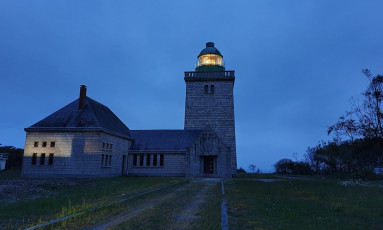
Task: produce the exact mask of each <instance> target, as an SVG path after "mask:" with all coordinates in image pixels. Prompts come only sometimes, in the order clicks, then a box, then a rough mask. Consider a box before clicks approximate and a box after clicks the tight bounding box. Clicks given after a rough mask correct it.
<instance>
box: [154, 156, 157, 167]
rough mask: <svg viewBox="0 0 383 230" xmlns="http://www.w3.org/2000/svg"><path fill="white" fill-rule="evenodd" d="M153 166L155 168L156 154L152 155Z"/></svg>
mask: <svg viewBox="0 0 383 230" xmlns="http://www.w3.org/2000/svg"><path fill="white" fill-rule="evenodd" d="M153 166H157V154H154V155H153Z"/></svg>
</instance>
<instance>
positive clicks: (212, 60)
mask: <svg viewBox="0 0 383 230" xmlns="http://www.w3.org/2000/svg"><path fill="white" fill-rule="evenodd" d="M197 58H198V62H197V63H196V68H195V70H196V71H203V72H206V71H224V70H225V67H224V65H223V56H222V54H221V52H219V50H218V49H217V48H215V47H214V42H207V43H206V48H204V49H203V50H202V51H201V52H200V53H199V55H198V57H197Z"/></svg>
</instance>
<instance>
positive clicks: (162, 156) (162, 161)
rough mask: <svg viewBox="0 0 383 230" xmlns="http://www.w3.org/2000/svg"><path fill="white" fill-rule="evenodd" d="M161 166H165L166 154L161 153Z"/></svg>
mask: <svg viewBox="0 0 383 230" xmlns="http://www.w3.org/2000/svg"><path fill="white" fill-rule="evenodd" d="M160 166H164V154H161V155H160Z"/></svg>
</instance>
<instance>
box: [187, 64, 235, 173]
mask: <svg viewBox="0 0 383 230" xmlns="http://www.w3.org/2000/svg"><path fill="white" fill-rule="evenodd" d="M234 80H235V77H234V71H219V72H218V71H217V72H185V83H186V101H185V126H184V128H185V130H188V129H205V128H206V127H207V126H210V127H211V128H212V130H214V132H215V133H216V134H217V135H218V137H219V138H220V139H221V140H222V142H223V143H224V144H225V145H226V146H227V147H229V148H230V152H231V169H232V173H233V174H235V173H236V170H237V158H236V144H235V120H234V95H233V89H234Z"/></svg>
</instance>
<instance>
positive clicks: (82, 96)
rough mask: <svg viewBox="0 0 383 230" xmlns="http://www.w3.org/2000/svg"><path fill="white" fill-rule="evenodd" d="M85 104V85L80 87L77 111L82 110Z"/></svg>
mask: <svg viewBox="0 0 383 230" xmlns="http://www.w3.org/2000/svg"><path fill="white" fill-rule="evenodd" d="M85 102H86V85H81V86H80V98H79V99H78V110H83V109H84V107H85Z"/></svg>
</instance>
